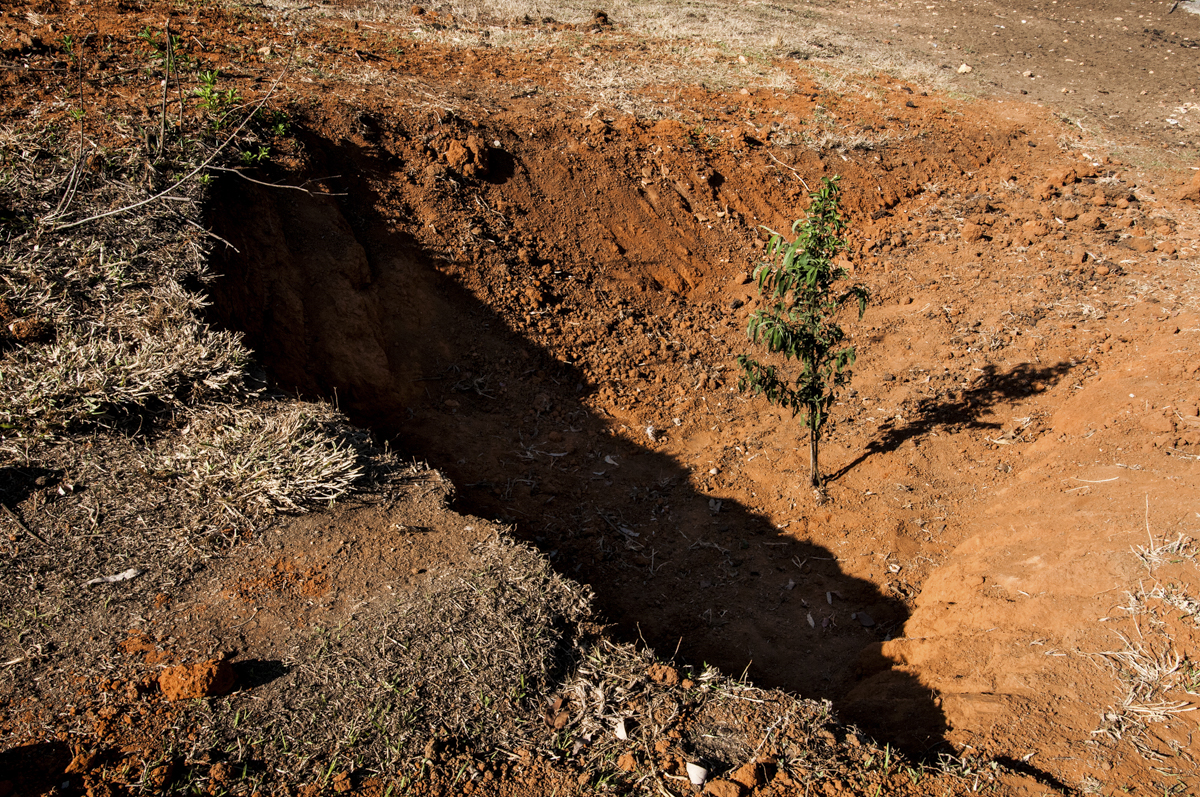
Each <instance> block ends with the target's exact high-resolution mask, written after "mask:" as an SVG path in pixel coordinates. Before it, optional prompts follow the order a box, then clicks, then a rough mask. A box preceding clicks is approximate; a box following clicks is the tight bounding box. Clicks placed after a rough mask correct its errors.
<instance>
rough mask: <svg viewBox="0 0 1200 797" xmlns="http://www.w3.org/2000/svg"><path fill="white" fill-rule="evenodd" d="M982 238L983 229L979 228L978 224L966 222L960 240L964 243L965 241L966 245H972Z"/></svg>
mask: <svg viewBox="0 0 1200 797" xmlns="http://www.w3.org/2000/svg"><path fill="white" fill-rule="evenodd" d="M982 237H983V227H982V226H980V225H978V224H974V223H973V222H967V223H966V224H964V225H963V228H962V239H963V240H964V241H966V242H967V243H974V242H975V241H978V240H979V239H980V238H982Z"/></svg>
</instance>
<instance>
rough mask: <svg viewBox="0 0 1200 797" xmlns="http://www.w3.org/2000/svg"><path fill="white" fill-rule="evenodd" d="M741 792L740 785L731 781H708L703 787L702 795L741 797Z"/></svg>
mask: <svg viewBox="0 0 1200 797" xmlns="http://www.w3.org/2000/svg"><path fill="white" fill-rule="evenodd" d="M742 791H743V789H742V784H740V783H734V782H733V781H732V780H710V781H709V782H708V784H707V785H706V786H705V787H704V793H705V794H711V795H712V796H713V797H742Z"/></svg>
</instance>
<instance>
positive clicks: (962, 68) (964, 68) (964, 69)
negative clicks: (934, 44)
mask: <svg viewBox="0 0 1200 797" xmlns="http://www.w3.org/2000/svg"><path fill="white" fill-rule="evenodd" d="M972 71H974V70H972V69H971V67H969V66H968V65H966V64H963V65H961V66H960V67H959V68H958V74H960V75H966V74H968V73H970V72H972Z"/></svg>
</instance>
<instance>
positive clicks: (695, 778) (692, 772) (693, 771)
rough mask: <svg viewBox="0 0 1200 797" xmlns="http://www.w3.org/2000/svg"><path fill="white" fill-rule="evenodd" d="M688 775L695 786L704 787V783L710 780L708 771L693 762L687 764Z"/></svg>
mask: <svg viewBox="0 0 1200 797" xmlns="http://www.w3.org/2000/svg"><path fill="white" fill-rule="evenodd" d="M687 774H688V780H690V781H691V782H692V785H693V786H703V785H704V781H705V780H707V779H708V770H707V769H705V768H704V767H702V766H700V765H699V764H693V763H691V762H689V763H688V764H687Z"/></svg>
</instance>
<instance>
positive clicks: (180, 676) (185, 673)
mask: <svg viewBox="0 0 1200 797" xmlns="http://www.w3.org/2000/svg"><path fill="white" fill-rule="evenodd" d="M236 682H237V674H236V673H235V672H234V671H233V665H231V664H230V663H229V662H227V661H225V660H224V659H212V660H210V661H206V662H203V663H202V664H185V665H183V666H181V667H172V668H170V669H168V670H164V671H163V673H162V674H161V675H159V676H158V687H159V689H161V690H162V693H163V695H164V696H165V697H166V698H167V700H170V701H172V702H173V701H176V700H192V699H196V698H203V697H216V696H218V695H224V694H228V693H229V692H230V691H231V690H232V689H233V685H234V683H236Z"/></svg>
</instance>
